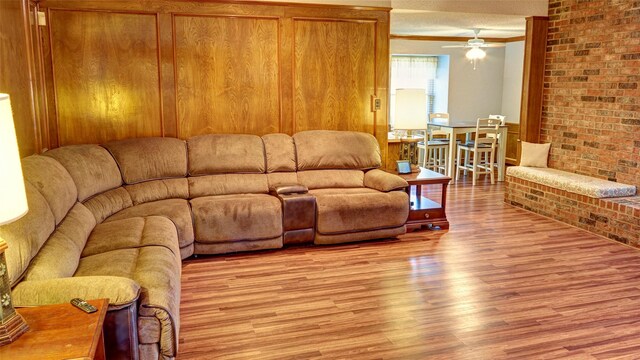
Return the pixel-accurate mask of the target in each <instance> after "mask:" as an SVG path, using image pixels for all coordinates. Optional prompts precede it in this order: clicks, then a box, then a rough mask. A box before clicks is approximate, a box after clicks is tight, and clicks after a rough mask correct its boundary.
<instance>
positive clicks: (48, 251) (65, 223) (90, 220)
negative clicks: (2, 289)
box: [24, 203, 96, 281]
mask: <svg viewBox="0 0 640 360" xmlns="http://www.w3.org/2000/svg"><path fill="white" fill-rule="evenodd" d="M95 226H96V220H95V218H94V217H93V214H92V213H91V211H89V209H87V208H86V207H85V206H84V205H82V204H80V203H76V205H75V206H74V207H72V208H71V210H70V211H69V213H68V214H67V216H66V217H65V218H64V220H62V222H61V223H60V225H58V227H57V228H56V230H55V231H54V232H53V234H52V235H51V237H49V240H47V242H46V243H45V244H44V245H43V246H42V249H40V251H39V252H38V255H36V256H35V257H34V258H33V260H31V263H30V264H29V268H28V269H27V272H26V273H25V276H24V280H26V281H34V280H45V279H55V278H63V277H69V276H72V275H73V273H74V272H75V271H76V269H77V268H78V261H80V254H82V249H84V246H85V244H86V242H87V238H88V237H89V234H90V233H91V231H92V230H93V228H94V227H95Z"/></svg>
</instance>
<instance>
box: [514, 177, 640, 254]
mask: <svg viewBox="0 0 640 360" xmlns="http://www.w3.org/2000/svg"><path fill="white" fill-rule="evenodd" d="M506 180H507V181H506V187H505V192H504V200H505V202H506V203H507V204H511V205H513V206H517V207H521V208H523V209H525V210H529V211H532V212H535V213H538V214H541V215H544V216H547V217H550V218H553V219H556V220H559V221H562V222H565V223H568V224H571V225H573V226H577V227H579V228H582V229H585V230H587V231H591V232H593V233H596V234H599V235H602V236H606V237H608V238H610V239H613V240H616V241H619V242H621V243H624V244H628V245H631V246H635V247H639V248H640V197H628V198H608V199H595V198H591V197H588V196H584V195H579V194H575V193H570V192H568V191H565V190H559V189H556V188H552V187H549V186H545V185H541V184H537V183H534V182H531V181H527V180H523V179H519V178H516V177H513V176H508V175H507V179H506Z"/></svg>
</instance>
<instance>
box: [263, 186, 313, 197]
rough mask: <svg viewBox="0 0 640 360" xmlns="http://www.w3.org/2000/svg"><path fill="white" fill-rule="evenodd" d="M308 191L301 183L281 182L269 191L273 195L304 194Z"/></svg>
mask: <svg viewBox="0 0 640 360" xmlns="http://www.w3.org/2000/svg"><path fill="white" fill-rule="evenodd" d="M308 192H309V188H307V187H306V186H305V185H302V184H281V185H276V186H274V187H273V188H272V189H271V193H273V194H275V195H289V194H306V193H308Z"/></svg>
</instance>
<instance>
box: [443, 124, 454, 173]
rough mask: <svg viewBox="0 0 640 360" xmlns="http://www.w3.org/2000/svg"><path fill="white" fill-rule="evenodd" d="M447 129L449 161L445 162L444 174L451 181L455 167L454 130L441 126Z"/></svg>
mask: <svg viewBox="0 0 640 360" xmlns="http://www.w3.org/2000/svg"><path fill="white" fill-rule="evenodd" d="M443 129H445V130H447V132H448V135H449V161H448V162H449V163H448V164H447V171H446V173H445V175H447V176H448V177H450V178H451V181H453V176H454V174H455V169H456V164H455V162H456V132H455V131H454V130H453V128H443Z"/></svg>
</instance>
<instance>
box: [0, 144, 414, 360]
mask: <svg viewBox="0 0 640 360" xmlns="http://www.w3.org/2000/svg"><path fill="white" fill-rule="evenodd" d="M22 163H23V169H24V175H25V180H26V181H25V182H26V189H27V196H28V201H29V212H28V213H27V215H25V216H24V217H23V218H21V219H20V220H18V221H16V222H14V223H11V224H9V225H5V226H2V227H0V236H1V237H2V238H3V239H5V240H6V241H7V243H8V245H9V248H8V250H7V253H6V255H7V261H8V270H9V276H10V281H11V284H12V286H13V302H14V304H15V305H16V306H36V305H42V304H49V303H61V302H68V301H69V300H70V299H71V298H74V297H80V298H85V299H93V298H109V303H110V305H109V312H108V314H107V319H106V324H105V342H106V347H107V351H108V356H109V357H110V358H142V359H158V358H162V359H165V358H173V357H175V356H176V353H177V348H178V344H177V343H178V329H179V305H180V304H179V303H180V272H181V259H184V258H186V257H189V256H191V255H193V254H221V253H228V252H236V251H249V250H260V249H276V248H280V247H282V246H283V242H284V243H287V242H290V243H301V242H302V243H304V242H314V243H316V244H333V243H341V242H349V241H359V240H367V239H375V238H385V237H392V236H396V235H399V234H402V233H404V232H405V225H404V223H405V221H406V219H407V215H408V211H409V199H408V197H407V194H406V193H405V192H404V191H402V190H403V189H404V188H405V187H406V186H407V183H406V182H405V181H404V180H403V179H401V178H400V177H397V176H395V175H391V174H388V173H386V172H383V171H381V170H377V169H376V168H378V167H380V166H381V158H380V150H379V148H378V145H377V142H376V140H375V138H373V137H372V136H371V135H368V134H363V133H356V132H338V131H307V132H301V133H298V134H296V135H294V136H293V137H291V136H288V135H284V134H270V135H265V136H263V137H259V136H254V135H202V136H197V137H194V138H191V139H189V140H187V141H183V140H179V139H174V138H139V139H128V140H122V141H116V142H111V143H108V144H105V145H103V146H99V145H73V146H65V147H61V148H57V149H54V150H51V151H48V152H46V153H44V154H43V155H34V156H30V157H27V158H25V159H23V161H22ZM291 185H294V186H291ZM307 190H308V191H307ZM283 239H284V241H283Z"/></svg>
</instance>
